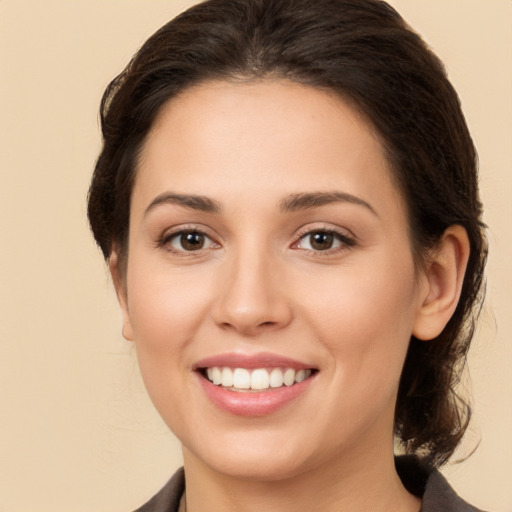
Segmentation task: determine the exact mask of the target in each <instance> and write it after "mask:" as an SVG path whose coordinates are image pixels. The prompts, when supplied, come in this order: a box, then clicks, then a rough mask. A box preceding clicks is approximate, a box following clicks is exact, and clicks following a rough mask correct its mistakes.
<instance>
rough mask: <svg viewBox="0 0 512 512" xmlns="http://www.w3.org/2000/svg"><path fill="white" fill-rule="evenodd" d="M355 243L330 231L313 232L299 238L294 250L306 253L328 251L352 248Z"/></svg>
mask: <svg viewBox="0 0 512 512" xmlns="http://www.w3.org/2000/svg"><path fill="white" fill-rule="evenodd" d="M354 244H355V242H354V240H352V239H351V238H349V237H347V236H346V235H342V234H341V233H337V232H336V231H332V230H315V231H310V232H308V233H306V234H305V235H303V236H301V237H300V239H299V241H298V243H297V245H296V248H298V249H305V250H307V251H316V252H318V251H329V250H333V249H334V250H336V249H338V248H343V247H346V246H352V245H354Z"/></svg>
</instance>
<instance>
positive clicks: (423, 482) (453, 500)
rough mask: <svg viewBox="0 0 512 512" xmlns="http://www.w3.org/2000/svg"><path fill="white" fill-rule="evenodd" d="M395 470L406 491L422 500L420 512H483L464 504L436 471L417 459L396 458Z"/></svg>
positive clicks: (409, 457)
mask: <svg viewBox="0 0 512 512" xmlns="http://www.w3.org/2000/svg"><path fill="white" fill-rule="evenodd" d="M396 468H397V472H398V474H399V476H400V478H401V479H402V482H403V484H404V485H405V487H406V488H407V490H408V491H409V492H411V493H412V494H415V495H416V496H418V497H420V498H422V505H421V511H420V512H439V511H441V510H442V511H443V512H483V511H482V510H480V509H477V508H475V507H473V506H472V505H470V504H469V503H467V502H465V501H464V500H463V499H462V498H461V497H460V496H458V495H457V493H456V492H455V491H454V490H453V489H452V488H451V486H450V484H449V483H448V482H447V481H446V479H445V478H444V476H443V475H442V474H441V473H440V472H439V471H438V470H437V469H435V468H434V467H432V466H430V465H429V464H427V463H426V462H424V461H422V460H420V459H418V458H417V457H414V456H402V457H397V458H396Z"/></svg>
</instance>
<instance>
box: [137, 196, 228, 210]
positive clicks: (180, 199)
mask: <svg viewBox="0 0 512 512" xmlns="http://www.w3.org/2000/svg"><path fill="white" fill-rule="evenodd" d="M162 204H177V205H179V206H184V207H185V208H190V209H191V210H197V211H200V212H207V213H220V212H221V210H222V208H221V206H220V204H219V203H218V202H217V201H214V200H213V199H210V198H209V197H205V196H197V195H191V194H173V193H171V192H167V193H164V194H160V195H159V196H157V197H155V199H153V201H151V203H150V205H149V206H148V207H147V208H146V210H145V212H144V216H146V215H147V214H148V213H149V212H150V211H151V210H154V209H155V208H156V207H157V206H160V205H162Z"/></svg>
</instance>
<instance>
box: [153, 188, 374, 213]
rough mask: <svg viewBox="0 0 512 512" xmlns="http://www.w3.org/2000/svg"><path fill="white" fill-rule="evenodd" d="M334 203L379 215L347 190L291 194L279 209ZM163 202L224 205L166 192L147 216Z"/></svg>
mask: <svg viewBox="0 0 512 512" xmlns="http://www.w3.org/2000/svg"><path fill="white" fill-rule="evenodd" d="M332 203H350V204H355V205H357V206H362V207H364V208H366V209H367V210H369V211H370V212H371V213H373V214H374V215H376V216H377V217H378V216H379V215H378V214H377V212H376V211H375V209H374V208H373V206H372V205H371V204H369V203H367V202H366V201H365V200H364V199H361V198H360V197H357V196H354V195H352V194H348V193H347V192H337V191H334V192H302V193H299V194H291V195H289V196H287V197H286V198H284V199H283V200H282V201H281V202H280V203H279V210H280V211H282V212H295V211H299V210H307V209H309V208H317V207H319V206H325V205H328V204H332ZM162 204H177V205H179V206H183V207H185V208H189V209H191V210H197V211H201V212H206V213H221V212H222V207H221V205H220V203H218V202H217V201H215V200H214V199H211V198H209V197H206V196H199V195H193V194H174V193H172V192H166V193H163V194H160V195H159V196H157V197H155V199H153V201H151V203H150V204H149V206H148V207H147V208H146V210H145V212H144V216H146V215H147V214H148V213H149V212H150V211H152V210H154V209H155V208H156V207H157V206H160V205H162Z"/></svg>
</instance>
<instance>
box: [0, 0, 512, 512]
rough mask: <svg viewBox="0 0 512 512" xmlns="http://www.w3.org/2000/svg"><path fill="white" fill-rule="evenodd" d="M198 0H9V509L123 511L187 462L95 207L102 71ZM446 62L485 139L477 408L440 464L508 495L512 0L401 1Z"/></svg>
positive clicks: (0, 445)
mask: <svg viewBox="0 0 512 512" xmlns="http://www.w3.org/2000/svg"><path fill="white" fill-rule="evenodd" d="M192 3H193V2H191V1H185V0H182V1H179V0H166V1H163V0H137V1H135V0H44V1H41V0H0V173H1V174H0V237H1V238H0V242H1V245H0V315H1V319H0V512H34V511H38V512H56V511H64V510H65V511H67V512H86V511H91V510H94V511H97V512H107V511H108V512H122V511H124V512H126V511H128V510H132V509H134V508H136V506H138V505H140V504H141V503H143V502H144V501H145V500H146V499H148V498H149V497H150V496H151V495H152V494H153V493H154V492H155V491H156V490H158V488H159V487H160V486H161V485H162V484H163V483H164V482H165V481H166V480H167V479H168V478H169V476H170V475H171V473H172V472H173V471H174V469H175V468H177V467H178V466H179V465H180V457H181V455H180V449H179V444H178V443H177V441H176V440H175V439H174V438H173V436H172V435H171V434H170V433H169V432H168V430H167V428H166V427H165V426H164V425H163V424H162V422H161V420H160V419H159V418H158V416H157V414H156V412H154V410H153V407H152V405H151V404H150V402H149V399H148V398H147V396H146V394H145V391H144V389H143V386H142V384H141V380H140V377H139V374H138V369H137V365H136V360H135V356H134V352H133V349H132V347H131V346H130V344H129V343H128V342H125V341H124V340H123V339H122V337H121V334H120V315H119V313H118V310H117V304H116V302H115V297H114V294H113V292H112V286H111V283H110V281H109V278H108V276H107V272H106V268H105V265H104V263H103V261H102V258H101V256H100V253H99V251H98V250H97V249H96V247H95V246H94V244H93V241H92V238H91V236H90V233H89V230H88V226H87V223H86V214H85V212H86V206H85V201H86V195H87V189H88V182H89V179H90V175H91V171H92V168H93V164H94V161H95V158H96V156H97V153H98V150H99V148H100V134H99V123H98V114H97V112H98V106H99V101H100V97H101V94H102V91H103V89H104V88H105V86H106V85H107V83H108V81H109V80H110V79H111V78H113V76H114V75H115V74H117V73H118V72H119V71H120V70H121V69H122V67H124V65H125V64H126V63H127V61H128V59H129V58H130V57H131V55H132V54H133V53H134V52H135V51H136V49H137V48H138V47H139V46H140V45H141V44H142V43H143V41H144V40H145V39H146V38H147V37H148V36H149V35H150V34H151V33H152V32H154V31H155V30H156V29H157V28H158V27H160V26H161V25H162V24H163V23H165V22H166V21H167V20H169V19H170V18H171V17H173V16H174V15H175V14H177V13H178V12H179V11H181V10H182V9H184V8H185V7H187V6H189V5H191V4H192ZM392 4H393V5H395V6H396V7H397V8H398V10H399V11H400V12H401V13H402V14H403V16H404V17H405V18H406V20H408V21H409V22H410V24H411V25H412V26H413V27H415V28H416V29H417V30H418V31H419V32H420V33H421V34H422V35H423V36H424V38H425V39H426V41H427V42H428V43H429V44H430V45H431V46H432V47H433V49H434V50H435V51H436V52H437V53H438V54H439V55H440V56H441V58H442V59H443V60H444V62H445V63H446V66H447V69H448V73H449V76H450V77H451V79H452V81H453V83H454V84H455V87H456V89H457V90H458V92H459V94H460V97H461V100H462V104H463V108H464V111H465V113H466V116H467V120H468V123H469V125H470V129H471V131H472V134H473V136H474V139H475V142H476V145H477V147H478V149H479V154H480V167H481V190H482V197H483V201H484V203H485V207H486V214H485V220H486V222H487V223H488V225H489V226H490V229H489V239H490V248H491V255H490V261H489V266H488V301H487V303H486V307H485V310H484V314H483V317H482V324H481V328H480V330H479V334H478V338H477V340H476V341H475V343H474V346H473V348H472V351H471V355H470V375H469V379H468V380H467V383H466V385H467V386H468V387H469V388H470V389H471V390H472V392H473V396H474V409H475V414H474V419H473V422H472V424H471V428H470V431H469V432H468V435H467V437H466V439H465V441H464V444H463V446H462V447H461V449H460V450H459V453H458V454H457V455H458V457H464V456H466V455H468V454H469V453H470V452H471V451H472V450H473V449H474V448H475V446H477V445H478V444H479V446H478V449H477V450H476V452H475V453H474V454H473V455H472V456H471V457H470V459H469V460H467V461H466V462H464V463H463V464H459V465H449V466H448V467H446V469H445V470H444V471H445V473H446V474H447V476H448V477H449V479H450V481H451V482H452V484H453V485H454V486H455V488H456V489H457V490H458V491H459V492H460V494H461V495H463V496H464V497H465V498H466V499H468V500H469V501H472V502H473V503H474V504H475V505H477V506H479V507H482V508H485V509H489V510H494V511H498V512H511V511H512V486H511V482H512V371H511V367H512V343H511V338H512V300H511V296H512V272H511V264H510V254H511V253H512V229H511V224H512V201H511V192H512V178H511V173H512V2H511V1H510V0H394V1H393V2H392Z"/></svg>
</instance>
